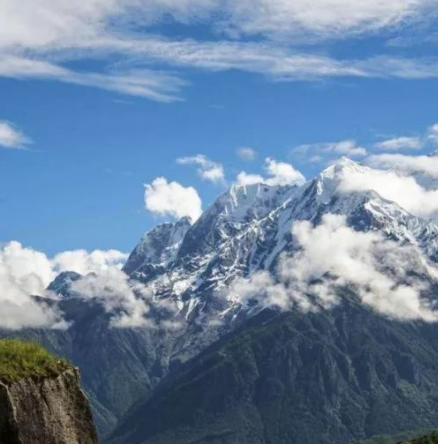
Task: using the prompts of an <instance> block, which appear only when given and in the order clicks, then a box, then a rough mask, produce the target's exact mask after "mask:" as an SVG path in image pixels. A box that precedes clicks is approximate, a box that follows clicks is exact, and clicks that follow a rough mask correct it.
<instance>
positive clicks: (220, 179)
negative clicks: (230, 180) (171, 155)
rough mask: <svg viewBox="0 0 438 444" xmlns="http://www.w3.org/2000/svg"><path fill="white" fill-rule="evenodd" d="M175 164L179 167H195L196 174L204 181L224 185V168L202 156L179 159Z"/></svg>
mask: <svg viewBox="0 0 438 444" xmlns="http://www.w3.org/2000/svg"><path fill="white" fill-rule="evenodd" d="M176 162H177V163H178V164H180V165H197V166H198V174H199V176H200V177H201V178H202V179H204V180H208V181H210V182H213V183H225V171H224V167H223V165H222V164H221V163H219V162H214V161H212V160H211V159H209V158H208V157H207V156H205V155H204V154H197V155H196V156H188V157H179V158H178V159H176Z"/></svg>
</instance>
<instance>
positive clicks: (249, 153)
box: [236, 146, 257, 162]
mask: <svg viewBox="0 0 438 444" xmlns="http://www.w3.org/2000/svg"><path fill="white" fill-rule="evenodd" d="M236 154H237V155H238V157H240V158H241V159H242V160H245V161H248V162H249V161H252V160H255V158H256V157H257V151H256V150H255V149H254V148H250V147H249V146H242V147H240V148H238V149H237V151H236Z"/></svg>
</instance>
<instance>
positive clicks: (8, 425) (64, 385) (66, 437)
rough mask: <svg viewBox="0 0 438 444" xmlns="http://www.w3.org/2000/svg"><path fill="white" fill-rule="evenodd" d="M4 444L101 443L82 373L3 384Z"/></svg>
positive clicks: (0, 423) (0, 439)
mask: <svg viewBox="0 0 438 444" xmlns="http://www.w3.org/2000/svg"><path fill="white" fill-rule="evenodd" d="M0 443H1V444H97V434H96V431H95V429H94V425H93V422H92V416H91V410H90V407H89V405H88V401H87V399H86V397H85V395H84V393H83V392H82V390H81V387H80V382H79V372H78V371H77V370H75V369H73V368H71V369H68V370H65V371H63V372H62V373H61V374H59V375H54V376H52V377H32V376H31V377H28V378H20V379H19V380H17V381H13V382H0Z"/></svg>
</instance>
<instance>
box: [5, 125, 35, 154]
mask: <svg viewBox="0 0 438 444" xmlns="http://www.w3.org/2000/svg"><path fill="white" fill-rule="evenodd" d="M29 143H30V139H29V138H27V137H26V136H25V135H24V134H23V133H22V132H21V131H20V130H19V129H17V128H16V127H15V126H14V125H12V124H11V123H10V122H5V121H2V120H0V147H3V148H15V149H17V148H24V147H25V146H26V145H28V144H29Z"/></svg>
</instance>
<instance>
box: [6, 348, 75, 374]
mask: <svg viewBox="0 0 438 444" xmlns="http://www.w3.org/2000/svg"><path fill="white" fill-rule="evenodd" d="M67 368H69V364H68V363H67V361H65V360H60V359H59V358H57V357H55V356H54V355H52V354H51V353H49V352H48V351H47V350H46V349H45V348H43V347H42V346H41V345H39V344H37V343H35V342H25V341H20V340H16V339H0V381H2V382H5V383H10V382H14V381H16V380H18V379H21V378H40V377H56V376H58V375H59V374H60V373H61V372H63V371H64V370H66V369H67Z"/></svg>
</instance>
